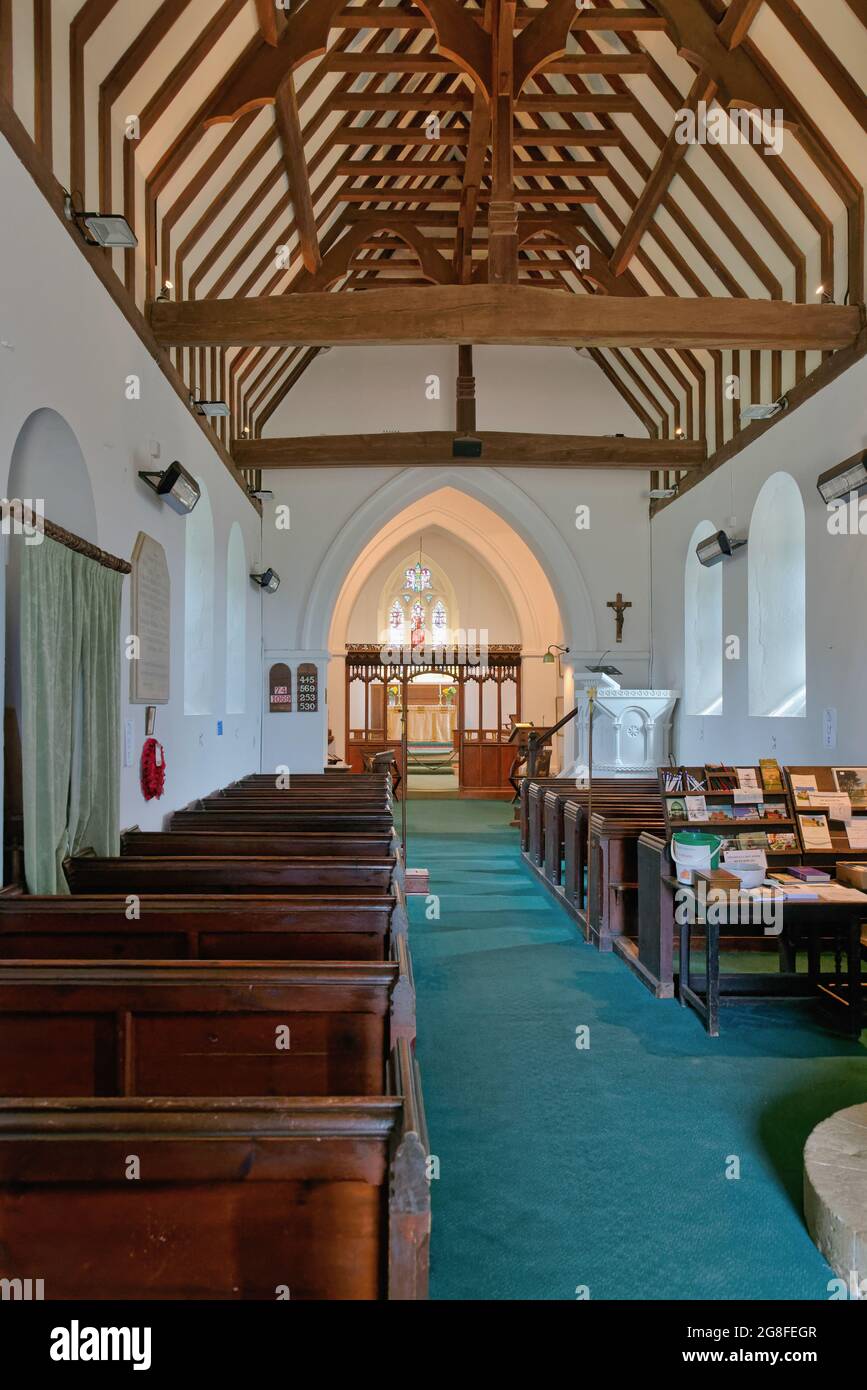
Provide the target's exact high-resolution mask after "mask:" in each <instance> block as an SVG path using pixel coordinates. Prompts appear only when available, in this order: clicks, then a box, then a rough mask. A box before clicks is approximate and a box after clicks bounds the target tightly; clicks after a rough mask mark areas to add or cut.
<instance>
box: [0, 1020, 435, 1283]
mask: <svg viewBox="0 0 867 1390" xmlns="http://www.w3.org/2000/svg"><path fill="white" fill-rule="evenodd" d="M389 1072H390V1083H389V1087H388V1093H387V1094H386V1095H382V1096H371V1097H367V1098H360V1097H349V1098H340V1099H334V1098H330V1097H329V1098H325V1097H321V1098H316V1097H304V1098H299V1099H286V1098H279V1099H274V1098H270V1099H262V1098H258V1099H240V1100H238V1099H224V1100H208V1099H201V1098H197V1099H195V1100H190V1099H185V1098H180V1099H170V1098H169V1099H158V1100H152V1099H147V1100H140V1099H133V1098H128V1097H127V1098H111V1099H85V1098H77V1099H66V1100H64V1099H49V1100H39V1099H21V1100H14V1099H13V1100H0V1248H2V1250H3V1275H4V1277H5V1278H30V1277H32V1276H33V1272H34V1270H38V1271H39V1275H40V1277H44V1279H45V1297H46V1299H48V1300H57V1299H97V1300H106V1299H110V1300H113V1299H123V1300H145V1299H215V1300H231V1299H234V1300H239V1299H263V1300H273V1299H277V1298H287V1297H291V1299H293V1300H299V1299H317V1300H322V1299H328V1300H332V1299H340V1300H342V1299H365V1300H366V1299H385V1298H387V1299H395V1300H405V1299H420V1298H426V1297H427V1267H428V1241H429V1231H430V1192H429V1185H428V1182H427V1179H426V1173H425V1164H426V1158H427V1154H428V1152H429V1148H428V1139H427V1134H426V1129H425V1123H424V1112H423V1108H422V1102H421V1090H420V1085H419V1079H418V1073H417V1068H416V1066H415V1062H414V1058H413V1056H412V1051H411V1048H410V1046H409V1044H408V1043H407V1042H406V1041H403V1040H401V1041H400V1042H398V1044H397V1046H396V1048H395V1050H394V1053H393V1058H392V1064H391V1066H390V1068H389ZM130 1155H134V1156H135V1157H136V1158H137V1159H138V1163H139V1177H138V1179H137V1180H136V1181H130V1180H129V1177H128V1174H129V1163H130ZM84 1251H86V1252H87V1256H86V1258H84V1257H83V1254H82V1252H84Z"/></svg>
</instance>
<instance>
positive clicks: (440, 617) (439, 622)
mask: <svg viewBox="0 0 867 1390" xmlns="http://www.w3.org/2000/svg"><path fill="white" fill-rule="evenodd" d="M432 621H433V627H434V632H444V631H445V627H446V623H447V622H448V614H447V613H446V606H445V604H444V603H443V601H442V599H441V598H438V599H437V601H436V603H435V604H434V610H433V619H432Z"/></svg>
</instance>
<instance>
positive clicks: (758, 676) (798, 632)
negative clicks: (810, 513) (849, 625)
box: [749, 473, 807, 718]
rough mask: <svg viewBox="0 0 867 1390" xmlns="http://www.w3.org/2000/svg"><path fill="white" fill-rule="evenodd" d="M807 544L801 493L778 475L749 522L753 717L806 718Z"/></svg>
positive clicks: (792, 482)
mask: <svg viewBox="0 0 867 1390" xmlns="http://www.w3.org/2000/svg"><path fill="white" fill-rule="evenodd" d="M805 543H806V518H805V514H804V502H803V499H802V497H801V492H800V488H799V487H798V484H797V483H796V482H795V480H794V478H793V477H792V476H791V475H790V474H789V473H774V474H773V475H772V476H771V477H770V478H768V480H767V482H766V483H765V485H764V487H763V488H762V490H761V492H760V493H759V495H758V497H757V498H756V505H755V507H754V508H753V515H752V520H751V521H750V537H749V617H750V649H749V659H750V670H749V686H750V714H758V715H776V716H778V717H781V718H783V717H784V718H803V717H804V716H805V715H806V713H807V576H806V559H805Z"/></svg>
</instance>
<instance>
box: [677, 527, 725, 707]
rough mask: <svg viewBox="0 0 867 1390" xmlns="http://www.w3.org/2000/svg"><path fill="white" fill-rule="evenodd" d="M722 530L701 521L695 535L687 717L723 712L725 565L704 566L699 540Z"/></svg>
mask: <svg viewBox="0 0 867 1390" xmlns="http://www.w3.org/2000/svg"><path fill="white" fill-rule="evenodd" d="M718 530H719V527H717V526H714V524H713V522H712V521H701V522H699V524H698V526H696V528H695V530H694V531H693V533H692V536H691V537H690V541H689V548H688V550H687V554H686V566H685V569H684V577H683V581H684V582H683V698H684V711H685V713H686V714H701V715H709V714H722V712H723V587H722V586H723V566H722V564H719V565H713V566H711V567H710V568H707V567H706V566H705V565H702V564H701V563H700V561H699V559H698V556H697V555H696V553H695V548H696V546H697V545H698V543H699V541H703V540H706V539H707V537H708V536H712V535H714V534H715V532H716V531H718Z"/></svg>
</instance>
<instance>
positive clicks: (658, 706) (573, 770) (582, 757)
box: [560, 672, 680, 778]
mask: <svg viewBox="0 0 867 1390" xmlns="http://www.w3.org/2000/svg"><path fill="white" fill-rule="evenodd" d="M594 686H595V687H596V700H595V702H594V706H593V775H594V777H651V776H653V775H654V773H655V772H656V769H657V768H658V767H665V766H666V765H667V764H668V761H669V752H670V750H671V726H672V719H673V717H674V707H675V705H676V704H677V701H678V697H679V695H680V691H679V690H624V689H622V688H621V687H620V686H619V685H618V684H617V682H616V681H614V680H612V679H611V677H610V676H604V675H602V674H597V675H594V674H592V673H587V672H580V673H579V672H576V673H575V677H574V692H575V693H574V698H575V703H576V705H577V706H578V713H577V714H576V716H575V725H576V730H575V733H576V751H577V757H576V758H575V759H574V761H573V762H572V763H571V765H570V766H569V767H567V768H565V769H564V771H563V772H562V773H561V774H560V776H561V777H573V778H574V777H579V776H581V775H582V771H583V775H585V776H586V772H587V766H588V761H589V731H590V702H589V700H588V698H587V692H588V690H590V689H592V688H593V687H594Z"/></svg>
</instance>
